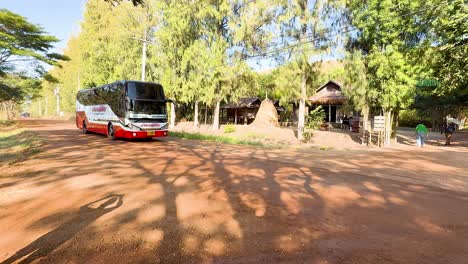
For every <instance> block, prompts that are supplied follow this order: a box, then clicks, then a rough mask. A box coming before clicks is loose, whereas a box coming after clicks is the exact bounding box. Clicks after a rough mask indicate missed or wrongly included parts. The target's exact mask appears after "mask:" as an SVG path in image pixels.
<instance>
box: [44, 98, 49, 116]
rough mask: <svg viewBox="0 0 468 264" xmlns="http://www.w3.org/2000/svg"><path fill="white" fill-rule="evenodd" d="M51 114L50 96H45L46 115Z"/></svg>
mask: <svg viewBox="0 0 468 264" xmlns="http://www.w3.org/2000/svg"><path fill="white" fill-rule="evenodd" d="M48 115H49V97H47V96H46V98H45V110H44V116H46V117H47V116H48Z"/></svg>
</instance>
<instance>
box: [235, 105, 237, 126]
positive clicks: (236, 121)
mask: <svg viewBox="0 0 468 264" xmlns="http://www.w3.org/2000/svg"><path fill="white" fill-rule="evenodd" d="M235 111H236V112H235V113H234V124H235V125H237V108H236V110H235Z"/></svg>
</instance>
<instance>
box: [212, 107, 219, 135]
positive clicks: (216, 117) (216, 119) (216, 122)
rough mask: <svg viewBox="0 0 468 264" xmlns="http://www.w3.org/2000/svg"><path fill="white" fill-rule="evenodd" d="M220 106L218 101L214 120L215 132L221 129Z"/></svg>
mask: <svg viewBox="0 0 468 264" xmlns="http://www.w3.org/2000/svg"><path fill="white" fill-rule="evenodd" d="M219 105H220V101H219V100H217V101H216V106H215V110H214V118H213V130H214V131H216V130H218V129H219Z"/></svg>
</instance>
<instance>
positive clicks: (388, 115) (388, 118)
mask: <svg viewBox="0 0 468 264" xmlns="http://www.w3.org/2000/svg"><path fill="white" fill-rule="evenodd" d="M391 134H392V111H391V110H387V111H385V134H384V146H390V138H391Z"/></svg>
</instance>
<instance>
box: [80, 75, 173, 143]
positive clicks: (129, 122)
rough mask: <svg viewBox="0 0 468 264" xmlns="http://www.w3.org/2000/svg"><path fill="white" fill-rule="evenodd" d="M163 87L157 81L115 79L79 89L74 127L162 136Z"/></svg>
mask: <svg viewBox="0 0 468 264" xmlns="http://www.w3.org/2000/svg"><path fill="white" fill-rule="evenodd" d="M168 101H169V100H167V99H166V97H165V96H164V89H163V87H162V86H161V85H160V84H156V83H149V82H138V81H118V82H114V83H111V84H106V85H102V86H99V87H95V88H90V89H84V90H80V91H78V94H77V96H76V126H77V127H78V128H80V129H81V130H82V131H83V133H85V134H86V133H88V132H89V131H91V132H95V133H101V134H105V135H107V136H108V137H110V138H112V139H116V138H153V137H165V136H167V134H168V131H167V126H168V124H167V110H166V103H167V102H168Z"/></svg>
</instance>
